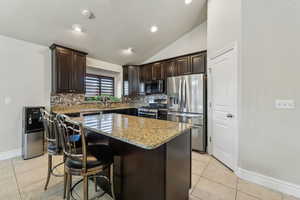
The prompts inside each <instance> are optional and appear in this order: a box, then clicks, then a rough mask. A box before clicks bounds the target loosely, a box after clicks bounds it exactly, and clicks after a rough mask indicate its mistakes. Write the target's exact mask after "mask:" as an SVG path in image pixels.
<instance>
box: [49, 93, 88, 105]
mask: <svg viewBox="0 0 300 200" xmlns="http://www.w3.org/2000/svg"><path fill="white" fill-rule="evenodd" d="M84 100H85V97H84V94H73V93H68V94H54V95H51V100H50V102H51V106H52V107H53V106H73V105H79V104H82V103H83V102H84Z"/></svg>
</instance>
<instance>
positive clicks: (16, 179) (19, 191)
mask: <svg viewBox="0 0 300 200" xmlns="http://www.w3.org/2000/svg"><path fill="white" fill-rule="evenodd" d="M10 162H11V165H12V168H13V171H14V177H15V181H16V184H17V188H18V193H19V197H20V200H22V199H23V197H22V194H21V190H20V186H19V182H18V178H17V174H16V169H15V164H14V162H13V160H11V161H10Z"/></svg>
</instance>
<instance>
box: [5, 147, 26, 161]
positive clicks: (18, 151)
mask: <svg viewBox="0 0 300 200" xmlns="http://www.w3.org/2000/svg"><path fill="white" fill-rule="evenodd" d="M21 152H22V151H21V149H13V150H10V151H5V152H0V160H7V159H10V158H15V157H18V156H21Z"/></svg>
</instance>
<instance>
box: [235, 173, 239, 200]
mask: <svg viewBox="0 0 300 200" xmlns="http://www.w3.org/2000/svg"><path fill="white" fill-rule="evenodd" d="M238 184H239V178H238V177H237V179H236V185H235V200H238V199H237V195H238Z"/></svg>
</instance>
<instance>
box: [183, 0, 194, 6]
mask: <svg viewBox="0 0 300 200" xmlns="http://www.w3.org/2000/svg"><path fill="white" fill-rule="evenodd" d="M192 1H193V0H185V4H186V5H188V4H191V3H192Z"/></svg>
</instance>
